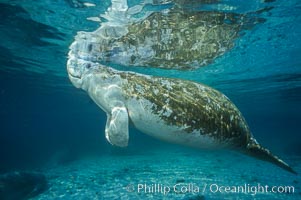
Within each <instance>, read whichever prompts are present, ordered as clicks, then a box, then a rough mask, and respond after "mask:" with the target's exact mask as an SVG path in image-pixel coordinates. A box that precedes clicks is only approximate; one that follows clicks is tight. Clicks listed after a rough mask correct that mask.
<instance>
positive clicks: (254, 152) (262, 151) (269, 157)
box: [246, 138, 298, 174]
mask: <svg viewBox="0 0 301 200" xmlns="http://www.w3.org/2000/svg"><path fill="white" fill-rule="evenodd" d="M246 153H247V154H248V155H251V156H252V157H255V158H258V159H260V160H264V161H268V162H271V163H273V164H275V165H277V166H279V167H281V168H282V169H285V170H286V171H289V172H291V173H293V174H298V173H297V172H296V171H295V170H293V169H292V168H291V167H290V166H289V165H288V164H286V163H285V162H284V161H283V160H281V159H280V158H278V157H277V156H275V155H273V154H272V153H271V152H270V151H269V150H268V149H266V148H264V147H262V146H261V145H260V144H259V143H258V142H257V141H256V140H255V139H254V138H250V140H249V143H248V144H247V147H246Z"/></svg>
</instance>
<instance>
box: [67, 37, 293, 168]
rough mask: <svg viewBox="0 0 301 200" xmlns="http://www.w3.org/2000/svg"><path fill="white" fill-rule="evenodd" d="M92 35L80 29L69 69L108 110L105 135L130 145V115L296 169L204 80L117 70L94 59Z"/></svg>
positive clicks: (165, 131) (175, 137)
mask: <svg viewBox="0 0 301 200" xmlns="http://www.w3.org/2000/svg"><path fill="white" fill-rule="evenodd" d="M89 42H90V41H89V38H88V37H87V35H86V34H84V33H80V34H79V35H78V36H77V37H76V41H75V42H74V43H73V44H72V45H71V47H70V52H69V60H68V63H67V70H68V73H69V78H70V80H71V81H72V83H73V84H74V85H75V86H76V87H78V88H82V89H84V90H85V91H87V93H88V94H89V95H90V97H91V98H92V99H93V100H94V101H95V103H96V104H97V105H98V106H99V107H100V108H101V109H102V110H103V111H105V112H106V113H107V123H106V128H105V135H106V139H107V140H108V141H109V142H110V143H111V144H113V145H117V146H121V147H124V146H127V144H128V139H129V133H128V125H129V122H130V121H131V122H132V123H133V124H134V126H135V127H136V128H137V129H139V130H140V131H141V132H143V133H146V134H148V135H151V136H154V137H156V138H159V139H161V140H165V141H168V142H173V143H178V144H182V145H188V146H192V147H196V148H229V149H236V150H239V151H241V152H243V153H245V154H248V155H251V156H253V157H257V158H259V159H262V160H266V161H270V162H272V163H274V164H276V165H278V166H280V167H282V168H284V169H286V170H288V171H290V172H293V173H295V172H294V171H293V170H292V168H291V167H289V166H288V165H287V164H286V163H284V162H283V161H282V160H280V159H279V158H277V157H276V156H274V155H273V154H272V153H271V152H270V151H269V150H267V149H265V148H263V147H262V146H260V145H259V144H258V142H257V141H256V140H255V139H254V137H253V136H252V134H251V132H250V130H249V128H248V125H247V123H246V121H245V119H244V118H243V116H242V114H241V113H240V111H239V110H238V109H237V108H236V106H235V105H234V104H233V103H232V102H231V101H230V100H229V99H228V98H227V97H226V96H225V95H223V94H222V93H220V92H218V91H217V90H215V89H213V88H210V87H208V86H206V85H203V84H200V83H196V82H192V81H187V80H181V79H172V78H164V77H154V76H147V75H143V74H138V73H133V72H123V71H117V70H114V69H112V68H110V67H106V66H104V65H101V64H99V63H97V62H93V61H91V60H90V57H89V56H88V55H89V53H88V52H89Z"/></svg>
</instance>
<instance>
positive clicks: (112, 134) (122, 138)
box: [105, 107, 129, 147]
mask: <svg viewBox="0 0 301 200" xmlns="http://www.w3.org/2000/svg"><path fill="white" fill-rule="evenodd" d="M107 117H108V119H107V124H106V130H105V133H106V139H107V140H108V142H110V143H111V144H112V145H116V146H119V147H126V146H127V145H128V140H129V116H128V112H127V109H126V108H125V107H114V108H113V109H112V111H111V113H110V114H108V116H107Z"/></svg>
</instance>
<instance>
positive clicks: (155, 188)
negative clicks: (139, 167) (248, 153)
mask: <svg viewBox="0 0 301 200" xmlns="http://www.w3.org/2000/svg"><path fill="white" fill-rule="evenodd" d="M125 190H126V191H128V192H136V193H140V194H162V195H168V194H170V193H174V194H185V193H192V194H198V193H203V194H204V193H208V192H209V193H214V194H230V193H232V194H235V193H237V194H249V195H253V196H254V195H257V194H264V193H274V194H277V193H278V194H282V193H286V194H293V193H295V187H294V186H288V185H278V186H269V185H262V184H260V183H258V184H253V185H252V184H242V185H221V184H217V183H211V184H206V183H204V184H196V183H177V184H173V185H168V184H161V183H150V184H148V183H137V184H129V185H127V186H126V187H125Z"/></svg>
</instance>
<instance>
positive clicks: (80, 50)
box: [67, 32, 98, 88]
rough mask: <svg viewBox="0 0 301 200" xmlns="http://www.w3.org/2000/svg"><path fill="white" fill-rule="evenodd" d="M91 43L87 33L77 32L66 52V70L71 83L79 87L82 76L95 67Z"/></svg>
mask: <svg viewBox="0 0 301 200" xmlns="http://www.w3.org/2000/svg"><path fill="white" fill-rule="evenodd" d="M92 48H93V44H92V43H91V42H90V41H89V35H88V33H85V32H79V33H78V34H77V36H76V37H75V41H74V42H73V43H72V44H71V46H70V51H69V54H68V62H67V71H68V75H69V78H70V80H71V82H72V83H73V85H74V86H75V87H77V88H80V87H81V86H82V83H83V77H84V76H85V75H87V74H88V73H91V72H92V71H93V70H94V69H96V68H97V66H98V64H97V63H95V60H96V59H95V58H94V57H95V55H94V54H93V53H91V51H92Z"/></svg>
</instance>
